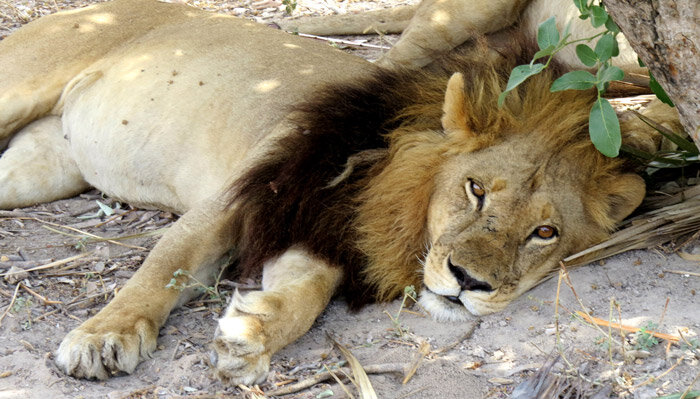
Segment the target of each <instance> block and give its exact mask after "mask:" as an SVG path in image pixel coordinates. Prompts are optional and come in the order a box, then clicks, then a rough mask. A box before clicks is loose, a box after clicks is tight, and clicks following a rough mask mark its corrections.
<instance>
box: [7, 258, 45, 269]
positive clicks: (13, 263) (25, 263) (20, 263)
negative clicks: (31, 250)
mask: <svg viewBox="0 0 700 399" xmlns="http://www.w3.org/2000/svg"><path fill="white" fill-rule="evenodd" d="M48 262H51V259H41V260H9V261H7V262H0V269H10V268H12V267H16V268H18V269H28V268H30V267H34V266H36V265H38V264H42V263H48Z"/></svg>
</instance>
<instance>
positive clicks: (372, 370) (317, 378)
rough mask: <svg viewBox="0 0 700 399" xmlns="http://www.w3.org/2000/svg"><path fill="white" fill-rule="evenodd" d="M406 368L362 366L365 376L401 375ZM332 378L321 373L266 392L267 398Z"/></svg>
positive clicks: (403, 365) (297, 390)
mask: <svg viewBox="0 0 700 399" xmlns="http://www.w3.org/2000/svg"><path fill="white" fill-rule="evenodd" d="M405 368H406V364H403V363H383V364H370V365H368V366H363V369H364V370H365V373H367V374H386V373H394V374H403V373H404V371H405ZM340 370H341V371H342V372H343V373H347V374H350V373H352V370H351V369H350V368H349V367H343V368H342V369H340ZM331 378H333V377H332V376H331V375H330V373H328V372H323V373H319V374H316V375H314V376H312V377H309V378H307V379H305V380H302V381H299V382H297V383H294V384H290V385H287V386H285V387H284V388H280V389H275V390H274V391H270V392H267V393H266V394H267V395H268V396H282V395H289V394H290V393H295V392H299V391H301V390H304V389H306V388H309V387H311V386H314V385H316V384H318V383H321V382H323V381H327V380H329V379H331Z"/></svg>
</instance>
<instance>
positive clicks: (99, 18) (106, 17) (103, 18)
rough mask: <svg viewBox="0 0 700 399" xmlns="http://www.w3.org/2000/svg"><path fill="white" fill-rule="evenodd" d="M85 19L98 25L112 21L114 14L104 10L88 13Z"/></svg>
mask: <svg viewBox="0 0 700 399" xmlns="http://www.w3.org/2000/svg"><path fill="white" fill-rule="evenodd" d="M87 19H89V20H90V21H92V22H94V23H96V24H100V25H107V24H110V25H111V24H113V23H114V15H113V14H111V13H106V12H103V13H100V14H94V15H90V16H89V17H88V18H87Z"/></svg>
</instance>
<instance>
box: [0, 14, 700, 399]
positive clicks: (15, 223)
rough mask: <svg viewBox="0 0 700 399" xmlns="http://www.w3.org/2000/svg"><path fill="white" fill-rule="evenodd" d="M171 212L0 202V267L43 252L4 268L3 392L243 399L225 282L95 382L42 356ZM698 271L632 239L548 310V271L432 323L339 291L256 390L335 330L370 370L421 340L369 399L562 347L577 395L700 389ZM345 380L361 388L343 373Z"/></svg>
mask: <svg viewBox="0 0 700 399" xmlns="http://www.w3.org/2000/svg"><path fill="white" fill-rule="evenodd" d="M193 3H194V5H197V6H201V7H204V8H211V9H214V10H217V11H222V12H227V13H233V14H239V15H242V16H246V17H249V18H253V19H256V20H258V21H260V22H269V21H271V20H274V19H276V18H282V17H283V14H284V13H283V11H282V10H283V5H281V4H280V3H279V2H274V1H257V2H255V3H253V2H249V1H231V2H216V3H215V2H193ZM394 3H397V2H396V1H391V0H386V1H380V2H359V1H356V2H349V3H346V2H340V3H337V2H334V1H328V2H319V3H313V2H304V1H301V0H300V7H299V8H298V10H297V11H296V13H297V14H298V13H303V14H327V13H330V12H335V11H337V10H338V9H340V10H342V9H343V8H344V7H345V8H347V9H351V10H353V9H357V10H362V9H369V8H374V7H378V6H387V5H392V4H394ZM82 4H83V2H60V1H59V2H58V3H55V2H53V1H46V2H41V1H22V2H19V1H17V2H15V3H9V2H6V1H0V18H1V19H2V20H1V21H0V22H1V24H0V36H4V35H5V34H7V33H8V32H10V31H11V30H13V29H15V28H16V27H17V26H19V25H20V24H21V23H23V22H26V21H28V20H30V19H32V18H35V17H37V16H39V15H40V14H44V13H48V12H52V11H53V10H55V9H56V8H66V7H70V6H78V5H82ZM353 40H355V39H353ZM372 40H373V41H374V42H376V43H380V42H384V41H385V40H386V39H382V40H379V39H376V38H375V39H372ZM388 40H392V38H388ZM349 51H353V50H349ZM361 55H363V56H367V57H370V58H372V57H376V56H377V55H378V54H377V53H376V50H375V51H374V52H373V53H372V52H368V51H367V50H366V49H362V52H361ZM97 201H100V202H101V203H103V204H107V205H109V206H110V207H111V208H117V214H116V215H113V216H110V217H106V216H104V215H99V214H98V211H99V210H100V206H99V205H98V203H97ZM173 219H174V216H173V215H170V214H167V213H162V212H156V211H144V210H131V209H130V208H129V207H128V206H126V205H119V206H118V205H117V204H115V203H111V201H110V200H109V199H104V198H102V197H101V196H100V194H99V193H97V192H94V191H93V192H89V193H87V194H83V195H82V196H80V197H76V198H73V199H67V200H62V201H57V202H54V203H50V204H42V205H38V206H36V207H32V208H27V209H19V210H15V211H12V212H2V213H0V274H2V273H5V272H6V271H7V270H8V268H9V267H10V266H19V267H21V268H23V269H28V268H31V267H34V266H41V265H48V267H46V268H44V269H42V270H36V271H31V272H29V273H27V274H24V275H19V276H18V277H19V278H10V279H7V278H5V279H3V280H0V317H2V319H0V323H1V324H0V399H4V398H173V397H192V398H219V397H221V398H226V397H236V396H241V395H242V396H249V397H252V396H253V393H252V392H250V391H248V390H247V389H246V388H236V387H226V386H223V385H221V384H220V383H219V382H217V381H216V380H214V379H213V378H212V376H211V372H210V369H209V366H208V364H207V358H208V347H207V346H208V343H209V342H210V339H211V336H212V334H213V331H214V328H215V321H216V319H217V317H218V316H219V314H220V313H221V311H222V310H223V307H224V306H225V301H226V298H228V297H229V295H230V293H231V290H232V287H233V286H234V283H232V282H228V281H224V282H223V283H222V284H221V286H220V291H221V293H222V297H223V299H208V298H201V299H199V300H195V301H193V302H190V303H189V304H187V305H186V306H185V307H183V308H182V309H178V310H176V311H175V312H174V313H173V314H172V315H171V317H170V318H169V320H168V322H167V323H166V325H165V327H164V328H163V329H162V331H161V336H160V338H159V341H158V349H159V350H158V351H157V352H156V353H155V355H154V357H153V358H152V359H149V360H147V361H145V362H143V363H142V364H141V365H140V366H139V367H138V368H137V369H136V371H135V372H134V374H133V375H129V376H118V377H115V378H112V379H111V380H109V381H104V382H95V381H85V380H76V379H73V378H71V377H66V376H65V375H63V374H61V373H60V372H58V371H57V370H56V367H55V366H54V364H53V355H52V353H53V351H54V350H55V349H56V348H57V347H58V345H59V343H60V341H61V339H62V338H63V336H64V335H65V334H66V333H67V332H69V331H70V330H71V329H73V328H75V327H77V326H78V324H79V323H80V322H81V321H83V320H85V319H87V318H89V317H90V316H91V315H93V314H94V313H96V312H97V311H98V310H99V309H100V308H101V307H102V306H103V305H104V304H105V303H107V302H108V301H109V300H110V299H111V298H112V297H113V295H114V292H115V290H117V289H118V288H119V287H121V286H122V285H123V284H124V282H125V281H126V280H127V279H128V278H129V277H130V276H131V275H132V274H133V272H134V271H135V270H136V269H137V268H138V265H139V264H140V262H141V261H142V260H143V258H144V257H145V256H146V254H147V253H148V249H149V248H151V247H152V246H153V244H154V243H155V242H156V240H157V238H158V234H159V230H160V229H161V228H164V227H167V226H168V225H169V224H170V223H172V220H173ZM85 233H90V234H93V235H95V236H99V237H125V236H129V235H132V234H139V233H141V234H144V235H142V236H138V237H135V238H130V239H121V238H120V239H118V240H117V241H116V242H117V243H118V244H115V243H110V242H106V241H104V240H102V239H95V238H94V237H89V236H88V235H87V234H85ZM683 251H685V252H687V253H690V254H693V253H695V252H698V253H700V247H699V248H698V249H697V250H695V244H693V243H691V244H690V245H688V246H686V247H685V248H684V249H683ZM72 257H78V258H72ZM71 258H72V259H73V260H70V259H71ZM66 259H67V260H69V261H64V260H66ZM56 261H59V262H56ZM52 262H55V263H53V264H52ZM698 273H700V267H699V266H698V262H697V261H688V260H684V259H682V258H680V257H679V256H678V255H676V254H673V253H668V251H665V250H664V249H663V248H661V249H649V250H645V251H636V252H632V253H627V254H623V255H620V256H617V257H615V258H612V259H608V260H607V261H606V262H604V263H602V264H601V263H596V264H595V265H588V266H585V267H581V268H577V269H575V270H572V271H571V272H570V275H569V276H570V280H571V283H572V286H573V287H574V289H575V292H576V295H574V294H573V292H572V289H571V288H570V287H569V286H567V284H565V283H562V284H561V289H560V294H559V306H558V307H555V302H556V298H557V286H558V280H557V278H554V279H551V280H549V281H547V282H545V283H543V284H541V285H540V286H538V287H537V288H535V289H533V290H532V291H530V292H529V293H528V294H526V295H525V296H523V297H521V298H520V299H519V300H517V301H516V302H515V303H513V304H512V305H511V306H509V307H508V308H507V309H506V310H505V311H503V312H501V313H498V314H494V315H489V316H485V317H481V318H480V319H477V320H474V321H472V322H469V323H459V324H450V323H436V322H434V321H432V320H430V318H428V317H426V316H425V315H424V314H423V312H422V311H421V309H420V308H419V307H417V306H412V307H409V308H408V309H407V311H404V312H401V313H400V315H399V317H398V321H396V315H397V314H399V311H400V309H401V303H400V301H395V302H392V303H387V304H378V305H372V306H369V307H367V308H365V309H363V310H362V311H360V312H357V313H351V312H349V311H348V310H347V307H346V306H345V304H344V303H343V301H342V299H338V300H336V301H334V302H333V303H332V304H331V305H330V306H329V307H328V309H326V311H325V312H324V313H323V314H322V315H321V317H320V318H319V319H318V321H317V322H316V324H315V325H314V327H313V328H312V330H311V331H310V332H309V333H308V334H306V335H305V336H303V337H302V338H301V339H300V340H299V341H297V342H295V343H293V344H291V345H290V346H288V347H287V348H285V349H283V350H282V351H281V352H280V353H278V354H277V355H276V356H275V357H274V358H273V364H272V370H273V371H272V372H271V373H270V376H269V378H268V381H267V382H266V383H264V384H262V385H261V386H260V387H259V389H260V390H261V391H262V392H264V393H265V396H266V397H277V396H276V395H274V394H273V393H272V392H273V391H274V390H276V389H279V388H284V387H288V386H290V385H292V384H293V383H296V382H297V381H301V380H306V379H309V378H312V377H314V376H315V375H316V374H317V373H319V372H322V371H325V370H326V369H331V370H334V369H336V368H338V367H339V366H340V367H342V366H344V365H345V363H344V357H343V356H342V355H341V354H340V352H339V351H338V350H337V349H334V347H333V344H332V342H331V341H330V339H329V338H328V336H329V335H330V336H332V337H334V338H335V339H336V340H337V341H338V342H340V343H342V344H343V345H345V346H346V347H348V348H349V349H350V350H351V351H352V352H353V353H354V355H355V356H356V357H357V359H358V360H359V361H360V363H361V364H362V365H363V366H364V367H365V368H366V369H368V370H369V369H372V368H382V367H384V368H389V369H400V368H401V367H403V366H406V365H411V364H414V361H415V359H416V358H420V357H421V355H418V353H419V352H420V348H423V352H422V353H423V354H426V353H427V355H425V356H423V360H422V362H421V363H420V364H419V365H418V368H417V372H416V373H415V375H414V376H413V377H412V378H410V379H409V380H408V382H406V383H405V384H404V383H402V380H403V379H404V376H403V375H401V373H379V374H372V375H370V380H371V382H372V384H373V387H374V389H375V390H376V392H377V396H378V397H379V398H506V397H510V395H511V393H512V391H513V390H514V388H515V387H516V386H518V384H519V383H521V382H523V381H526V380H527V379H528V378H530V377H531V376H532V375H533V374H534V373H535V372H536V370H538V369H540V368H541V367H542V365H543V364H545V363H546V362H547V361H548V360H549V359H552V358H553V357H557V356H560V355H563V356H564V359H560V360H559V361H558V362H557V365H555V366H554V370H555V371H556V372H557V373H558V374H559V375H562V376H569V377H568V378H569V381H570V382H572V383H574V384H580V386H582V387H584V388H581V389H579V390H578V392H589V393H593V392H598V391H601V393H600V396H597V397H610V396H612V397H626V398H636V399H637V398H639V399H642V398H654V397H657V395H663V394H672V393H680V392H682V391H684V390H685V389H687V388H689V387H690V386H691V385H693V386H694V389H695V390H700V382H698V381H697V378H698V375H699V374H698V373H699V371H700V366H699V365H698V362H699V361H700V354H699V352H698V345H697V342H698V341H697V339H698V337H697V334H698V333H699V332H700V306H698V303H699V302H700V301H699V300H698V291H700V277H698ZM239 283H241V284H242V285H243V286H244V287H245V286H247V285H253V286H254V285H255V282H239ZM409 302H410V301H409ZM584 309H585V310H588V311H590V312H591V313H592V314H593V316H595V317H599V318H601V319H604V320H612V321H614V322H620V323H621V324H624V325H628V326H636V327H641V326H644V325H646V324H647V323H648V322H653V323H655V324H656V325H658V327H655V329H656V330H657V331H659V332H662V333H667V334H671V335H673V336H676V337H678V336H681V335H682V337H683V338H685V340H687V343H686V342H681V343H680V344H673V345H668V344H667V342H668V341H664V340H659V341H660V342H659V343H658V344H653V343H650V342H647V341H648V340H645V339H644V337H641V338H640V337H639V336H635V334H630V333H626V332H621V331H620V329H619V328H612V329H608V327H602V328H601V329H596V328H593V327H591V326H590V325H589V324H587V323H584V322H583V321H582V320H581V319H580V318H578V317H574V316H573V312H575V311H580V310H584ZM557 320H558V322H557ZM557 326H558V328H557ZM557 330H558V332H557ZM637 335H638V334H637ZM620 343H624V348H623V347H622V345H621V344H620ZM426 348H427V349H426ZM346 385H347V389H348V390H349V391H350V392H352V393H353V394H354V395H356V394H357V393H356V390H355V388H354V387H353V386H352V384H348V383H346ZM252 389H253V390H255V388H252ZM285 397H289V398H326V397H330V398H335V397H346V393H344V390H343V388H342V387H341V386H340V385H338V384H337V383H335V382H333V381H332V380H331V381H325V382H322V383H319V384H316V385H313V386H311V387H310V388H306V389H303V390H300V391H297V392H296V393H293V394H291V395H288V396H285Z"/></svg>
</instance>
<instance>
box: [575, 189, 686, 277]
mask: <svg viewBox="0 0 700 399" xmlns="http://www.w3.org/2000/svg"><path fill="white" fill-rule="evenodd" d="M642 208H643V209H648V210H647V211H646V212H645V213H643V214H641V215H638V216H636V217H634V218H631V219H628V220H627V221H625V222H623V223H622V225H621V226H620V229H619V230H618V231H616V232H615V233H613V234H612V235H611V236H610V237H609V238H608V239H607V240H605V241H603V242H601V243H599V244H597V245H595V246H593V247H591V248H588V249H586V250H584V251H581V252H579V253H577V254H574V255H571V256H569V257H568V258H566V259H564V263H566V265H567V266H575V265H580V264H583V263H588V262H593V261H596V260H600V259H604V258H607V257H610V256H613V255H616V254H619V253H622V252H625V251H629V250H633V249H642V248H652V247H655V246H657V245H662V244H665V243H668V242H670V241H672V240H674V239H677V238H679V237H682V236H685V235H688V234H692V233H695V232H697V231H699V230H700V186H693V187H690V188H687V189H684V190H682V191H680V192H678V193H676V194H674V195H658V196H651V197H648V198H647V199H646V200H645V201H644V204H643V205H642Z"/></svg>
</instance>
